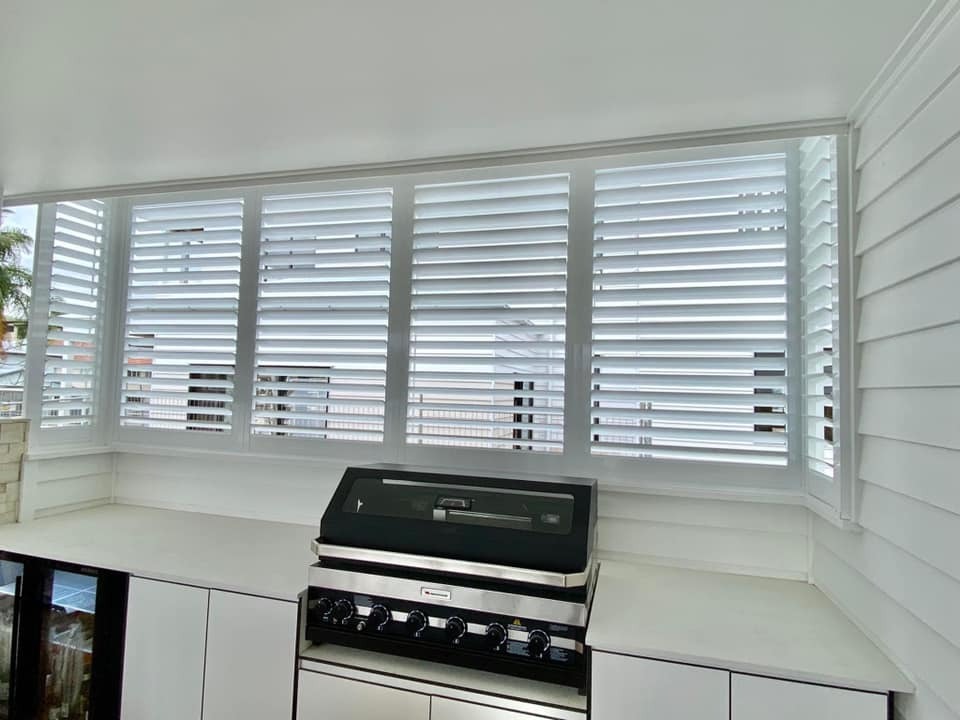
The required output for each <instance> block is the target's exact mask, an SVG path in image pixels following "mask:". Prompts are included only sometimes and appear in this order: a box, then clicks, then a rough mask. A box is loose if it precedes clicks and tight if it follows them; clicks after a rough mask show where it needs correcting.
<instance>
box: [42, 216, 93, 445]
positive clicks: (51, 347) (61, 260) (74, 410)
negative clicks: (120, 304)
mask: <svg viewBox="0 0 960 720" xmlns="http://www.w3.org/2000/svg"><path fill="white" fill-rule="evenodd" d="M106 213H107V206H106V204H105V203H104V202H102V201H100V200H84V201H74V202H61V203H57V205H56V220H55V222H54V229H53V252H52V255H51V260H50V309H49V319H48V328H49V330H48V331H47V348H46V357H45V368H44V379H43V394H42V397H41V402H40V427H41V428H42V429H58V428H83V427H89V426H91V425H93V424H94V423H95V422H96V393H97V388H96V380H97V369H98V363H99V336H100V325H101V307H100V305H101V289H102V287H101V283H102V280H103V278H102V277H101V273H102V262H103V243H104V233H105V225H106V220H107V218H106Z"/></svg>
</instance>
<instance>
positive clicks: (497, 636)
mask: <svg viewBox="0 0 960 720" xmlns="http://www.w3.org/2000/svg"><path fill="white" fill-rule="evenodd" d="M506 641H507V629H506V628H505V627H504V626H503V625H501V624H500V623H491V624H490V625H487V635H486V638H485V642H486V645H487V647H488V648H490V649H491V650H499V649H500V648H501V647H503V644H504V643H505V642H506Z"/></svg>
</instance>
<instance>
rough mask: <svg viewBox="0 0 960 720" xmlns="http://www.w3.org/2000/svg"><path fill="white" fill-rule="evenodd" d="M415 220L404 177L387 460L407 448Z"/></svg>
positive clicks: (393, 259) (395, 264)
mask: <svg viewBox="0 0 960 720" xmlns="http://www.w3.org/2000/svg"><path fill="white" fill-rule="evenodd" d="M413 221H414V193H413V181H412V180H411V179H410V178H400V179H398V181H397V182H396V184H395V185H394V188H393V243H392V246H391V251H390V311H389V316H388V338H387V387H386V396H385V397H386V408H385V414H384V428H383V431H384V434H383V443H384V457H385V458H388V459H393V460H400V459H402V458H403V455H404V450H405V447H406V442H405V436H406V431H407V380H408V378H407V373H408V370H409V367H410V306H411V300H412V298H411V286H412V272H413V267H412V262H413Z"/></svg>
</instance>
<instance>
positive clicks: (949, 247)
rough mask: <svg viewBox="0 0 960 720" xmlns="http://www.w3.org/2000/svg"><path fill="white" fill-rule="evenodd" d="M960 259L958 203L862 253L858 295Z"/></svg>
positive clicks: (957, 201)
mask: <svg viewBox="0 0 960 720" xmlns="http://www.w3.org/2000/svg"><path fill="white" fill-rule="evenodd" d="M958 259H960V200H955V201H954V202H952V203H950V204H949V205H947V206H946V207H944V208H943V209H941V210H939V211H937V212H935V213H934V214H933V215H930V216H928V217H925V218H924V219H923V220H921V221H920V222H918V223H917V224H916V225H912V226H911V227H909V228H907V229H906V230H904V231H903V232H901V233H899V234H897V235H895V236H894V237H892V238H890V239H889V240H887V241H886V242H883V243H881V244H879V245H876V246H874V247H872V248H870V250H869V251H867V252H865V253H864V254H863V256H862V257H861V262H860V283H859V285H858V287H857V296H858V297H860V298H864V297H866V296H868V295H871V294H873V293H875V292H878V291H880V290H883V289H885V288H888V287H890V286H892V285H896V284H897V283H900V282H904V281H905V280H910V279H912V278H914V277H917V276H918V275H922V274H923V273H925V272H927V271H930V270H934V269H936V268H938V267H940V266H942V265H946V264H948V263H951V262H954V261H956V260H958Z"/></svg>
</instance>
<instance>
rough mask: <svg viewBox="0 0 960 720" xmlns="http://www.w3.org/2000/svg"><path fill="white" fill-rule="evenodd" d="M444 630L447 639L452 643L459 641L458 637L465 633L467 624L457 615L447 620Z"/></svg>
mask: <svg viewBox="0 0 960 720" xmlns="http://www.w3.org/2000/svg"><path fill="white" fill-rule="evenodd" d="M444 632H446V634H447V640H449V641H450V642H453V643H455V642H459V641H460V638H462V637H463V636H464V635H466V634H467V624H466V623H465V622H464V621H463V620H461V619H460V618H458V617H452V618H450V619H449V620H447V625H446V627H445V628H444Z"/></svg>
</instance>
